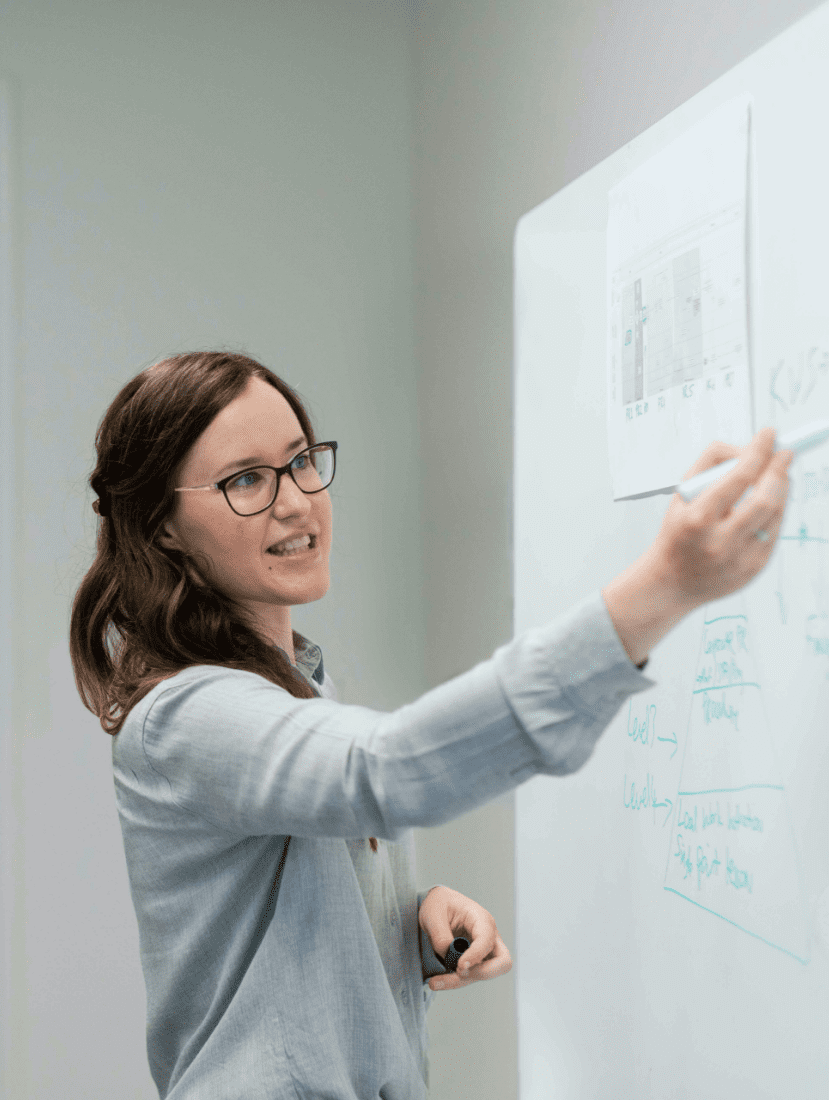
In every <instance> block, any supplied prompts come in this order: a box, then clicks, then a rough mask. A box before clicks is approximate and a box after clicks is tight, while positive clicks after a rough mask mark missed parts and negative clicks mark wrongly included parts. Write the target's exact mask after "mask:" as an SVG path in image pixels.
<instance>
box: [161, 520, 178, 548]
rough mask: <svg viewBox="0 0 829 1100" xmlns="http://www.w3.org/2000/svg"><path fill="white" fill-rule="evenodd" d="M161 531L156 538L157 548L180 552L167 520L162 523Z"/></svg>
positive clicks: (173, 532) (174, 534)
mask: <svg viewBox="0 0 829 1100" xmlns="http://www.w3.org/2000/svg"><path fill="white" fill-rule="evenodd" d="M161 530H162V534H160V535H159V536H158V544H159V546H163V547H164V549H165V550H181V547H180V546H179V544H178V538H177V536H176V533H175V531H174V530H173V528H172V525H171V524H170V522H169V521H168V520H165V521H164V523H163V525H162V528H161Z"/></svg>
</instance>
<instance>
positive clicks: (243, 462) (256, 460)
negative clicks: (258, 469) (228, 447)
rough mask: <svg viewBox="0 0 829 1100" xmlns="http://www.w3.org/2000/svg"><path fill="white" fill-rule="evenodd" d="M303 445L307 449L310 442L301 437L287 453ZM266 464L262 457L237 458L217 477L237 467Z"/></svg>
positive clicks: (220, 471)
mask: <svg viewBox="0 0 829 1100" xmlns="http://www.w3.org/2000/svg"><path fill="white" fill-rule="evenodd" d="M301 444H304V445H305V446H306V447H307V446H308V441H307V440H306V438H305V436H304V435H301V436H300V437H299V439H295V440H294V441H293V442H292V443H289V444H288V446H287V447H286V448H285V451H286V453H289V452H290V451H293V450H295V449H296V448H297V447H299V446H300V445H301ZM266 464H267V461H266V459H264V458H263V457H262V455H248V457H247V458H236V459H234V460H233V462H228V463H227V465H225V466H222V468H221V470H219V472H218V474H217V475H216V476H217V477H221V476H222V474H223V473H224V472H225V470H232V469H233V468H234V467H235V466H258V465H263V466H264V465H266Z"/></svg>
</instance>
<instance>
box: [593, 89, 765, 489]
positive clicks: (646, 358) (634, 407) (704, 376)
mask: <svg viewBox="0 0 829 1100" xmlns="http://www.w3.org/2000/svg"><path fill="white" fill-rule="evenodd" d="M749 120H750V105H749V102H748V101H747V99H746V98H745V97H740V98H739V99H738V100H737V101H735V102H734V103H732V104H729V105H728V106H727V108H726V109H725V110H719V111H717V112H714V113H713V114H712V117H711V118H710V119H706V120H704V121H703V122H702V123H701V124H699V125H698V126H697V127H694V128H692V130H691V131H690V132H689V134H687V135H685V136H684V137H683V138H682V139H681V140H678V141H676V142H674V143H672V144H671V145H670V146H669V147H668V148H667V149H666V150H664V151H662V152H661V153H660V154H658V155H657V156H655V157H653V158H652V159H651V160H650V161H649V162H647V163H646V164H644V165H642V166H641V167H640V168H639V169H638V170H637V171H636V172H633V173H631V175H630V176H629V177H627V178H626V179H624V180H622V181H621V182H620V183H619V184H618V185H617V186H616V187H615V188H613V189H612V190H611V191H610V193H609V197H608V204H609V205H608V434H609V443H610V447H609V450H610V454H611V471H612V475H613V490H614V498H615V499H617V500H619V499H624V498H626V497H631V496H642V495H645V494H647V493H652V492H659V491H661V490H664V489H665V488H666V487H668V486H673V485H676V484H677V483H678V482H679V481H681V480H682V478H683V476H684V474H685V472H686V471H687V469H688V467H689V465H690V464H691V462H692V461H693V460H694V459H695V458H696V457H697V455H698V453H699V451H700V450H701V449H702V448H703V447H704V446H705V445H706V444H707V443H709V442H710V441H711V440H712V439H714V438H721V439H727V440H730V441H731V442H735V443H738V442H745V441H747V439H748V438H749V437H750V435H751V402H750V375H749V372H750V366H751V364H750V359H749V342H748V308H749V289H750V272H749V270H748V260H747V251H748V250H747V245H748V244H749V243H750V242H749V239H748V232H749V229H748V225H747V211H748V207H747V204H748V195H749V192H748V179H749V177H748V149H749V146H748V139H749Z"/></svg>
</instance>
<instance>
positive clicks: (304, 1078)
mask: <svg viewBox="0 0 829 1100" xmlns="http://www.w3.org/2000/svg"><path fill="white" fill-rule="evenodd" d="M298 648H299V652H298V653H297V656H296V666H297V668H298V669H299V670H300V672H302V674H303V675H304V676H306V678H307V679H308V682H309V683H311V684H312V685H313V686H314V687H315V689H316V690H317V691H318V692H319V696H320V697H319V698H316V699H298V698H295V697H294V696H292V695H290V694H289V693H288V692H286V691H285V690H284V689H282V688H280V687H277V686H276V685H274V684H272V683H270V682H269V681H267V680H265V679H264V678H263V677H261V676H258V675H256V674H255V673H252V672H245V671H240V670H238V669H231V668H223V667H218V666H212V665H198V666H194V667H191V668H187V669H184V670H183V671H182V672H180V673H178V674H177V675H175V676H172V677H170V678H169V679H167V680H165V681H162V683H160V684H158V685H157V686H156V687H155V688H153V690H152V691H151V692H149V693H148V694H147V695H146V696H145V697H144V698H143V699H142V700H141V701H140V702H139V703H138V704H137V705H136V706H135V707H134V708H133V710H132V711H131V712H130V713H129V715H128V716H127V719H126V721H125V723H124V725H123V727H122V729H121V731H120V733H119V734H118V735H117V736H116V737H115V738H113V743H112V760H113V773H114V781H115V791H116V800H117V805H118V813H119V818H120V822H121V829H122V834H123V839H124V850H125V853H126V860H127V869H128V873H129V881H130V889H131V893H132V899H133V904H134V906H135V912H136V916H137V919H138V931H139V943H140V952H141V964H142V968H143V971H144V979H145V983H146V989H147V1052H148V1056H149V1062H150V1069H151V1072H152V1075H153V1078H154V1080H155V1083H156V1085H157V1087H158V1090H159V1095H160V1097H161V1098H162V1100H317V1098H319V1097H323V1096H324V1097H325V1098H326V1100H426V1097H427V1095H428V1092H427V1086H428V1058H427V1031H426V1011H427V1009H428V1007H429V1004H430V1003H431V1000H432V999H433V998H434V996H435V995H436V994H434V993H433V992H432V991H431V990H430V989H429V988H428V985H427V984H426V983H427V981H428V979H429V977H431V976H432V975H434V974H439V973H443V972H444V967H443V966H442V964H441V963H440V961H439V960H438V959H437V957H436V956H435V953H434V951H433V950H432V948H431V945H430V943H429V939H428V936H426V934H425V933H424V932H423V931H422V930H421V929H420V928H419V924H418V910H419V907H420V904H421V902H422V900H423V897H424V896H425V893H426V892H425V891H423V892H421V893H418V891H417V888H416V883H415V847H414V833H413V829H414V828H415V827H418V828H427V827H429V826H434V825H442V824H443V823H444V822H447V821H451V820H453V819H454V818H456V817H459V816H460V815H462V814H465V813H467V812H468V811H470V810H472V809H474V808H475V807H476V806H481V805H483V804H484V803H486V802H489V801H491V800H492V799H493V798H496V797H497V796H499V795H501V794H503V793H505V792H506V791H509V790H511V789H513V788H514V787H517V786H518V785H519V784H521V783H523V782H524V781H525V780H527V779H529V778H531V777H532V776H535V775H539V774H541V775H550V776H555V775H565V774H567V773H569V772H573V771H575V770H576V769H578V768H580V767H581V766H582V765H583V764H584V763H585V761H586V760H587V759H588V758H589V756H590V755H591V753H592V752H593V749H594V746H595V744H596V742H597V740H598V738H599V736H600V734H601V733H602V731H603V730H604V728H605V727H606V726H607V724H608V722H610V720H611V719H612V718H613V716H614V715H615V714H616V713H617V711H618V710H619V708H620V707H621V705H622V703H623V701H624V700H625V699H626V698H627V697H628V696H629V695H630V694H631V693H634V692H638V691H643V690H644V689H645V688H647V687H649V686H651V685H652V684H653V681H652V680H649V679H648V678H647V677H645V676H643V675H642V673H641V672H640V671H639V670H638V669H637V668H636V667H635V666H634V665H633V664H632V663H631V661H630V659H629V658H628V656H627V653H626V652H625V650H624V648H623V646H622V644H621V642H620V641H619V638H618V636H617V634H616V632H615V630H614V628H613V624H612V622H611V620H610V617H609V615H608V613H607V609H606V607H605V604H604V601H603V599H602V597H601V594H600V593H598V592H597V593H595V594H593V595H592V596H590V597H589V598H587V599H586V600H584V601H583V602H582V603H581V604H579V605H578V606H577V607H576V608H575V609H573V610H572V611H571V612H569V613H568V614H567V615H564V616H562V617H560V618H559V619H557V620H556V621H555V622H553V623H551V624H549V625H546V626H544V627H540V628H536V629H533V630H529V631H526V632H524V633H523V634H520V635H518V636H517V637H516V638H514V639H513V640H512V641H510V642H508V643H507V644H506V645H503V646H501V647H500V648H499V649H497V650H496V651H495V653H494V654H493V656H492V657H491V658H489V659H488V660H486V661H483V662H481V663H480V664H478V665H476V666H475V667H474V668H473V669H471V670H470V671H469V672H466V673H464V674H463V675H461V676H457V677H455V678H454V679H452V680H449V681H448V682H447V683H445V684H442V685H441V686H440V687H437V688H434V689H433V690H431V691H428V692H427V693H426V694H425V695H423V696H421V698H419V699H417V700H416V701H415V702H413V703H410V704H407V705H405V706H402V707H400V708H398V709H397V710H394V711H391V712H383V711H379V710H373V709H371V708H370V707H364V706H354V705H346V704H343V703H339V702H338V701H337V698H336V691H335V688H334V685H333V683H332V681H331V679H330V677H329V675H328V674H327V673H326V672H325V671H324V667H323V660H322V653H321V651H320V649H319V647H318V646H315V645H314V644H313V643H311V642H309V641H308V640H307V639H304V640H303V644H302V645H301V646H300V647H298ZM550 797H551V798H552V797H555V790H554V789H553V788H551V791H550ZM286 836H290V837H291V840H290V843H289V844H288V849H287V858H286V859H285V863H284V867H283V870H282V873H281V878H280V881H279V885H278V889H275V888H274V887H275V882H276V878H277V873H278V868H279V865H280V860H281V858H282V855H283V850H284V847H285V839H286ZM369 836H375V837H377V838H378V839H379V849H378V851H377V852H376V853H375V852H373V851H371V848H370V847H369V843H368V837H369Z"/></svg>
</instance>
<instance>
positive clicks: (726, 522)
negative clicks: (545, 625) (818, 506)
mask: <svg viewBox="0 0 829 1100" xmlns="http://www.w3.org/2000/svg"><path fill="white" fill-rule="evenodd" d="M774 440H775V431H774V429H773V428H763V429H762V431H759V432H758V433H757V434H756V435H755V436H754V438H753V439H752V441H751V443H749V444H748V446H746V447H733V446H730V445H729V444H727V443H720V442H715V443H712V444H711V445H710V447H707V448H706V449H705V450H704V451H703V453H702V454H701V455H700V457H699V458H698V459H697V461H696V462H695V463H694V465H693V466H692V467H691V469H690V470H688V472H687V473H686V474H685V479H688V478H690V477H693V476H694V475H695V474H701V473H702V472H703V470H708V469H710V468H711V467H712V466H716V465H717V464H718V463H720V462H725V461H727V460H728V459H729V458H737V459H738V460H739V461H738V462H737V465H736V466H735V467H734V469H733V470H732V471H731V472H730V473H728V474H726V475H725V476H724V477H722V478H720V479H719V480H718V481H716V482H715V483H714V484H713V485H710V486H709V487H708V488H707V489H706V490H705V492H703V493H700V494H699V496H698V497H696V498H695V499H694V500H692V501H691V502H690V503H686V502H685V501H684V500H683V499H682V497H680V495H679V493H674V495H673V497H672V499H671V503H670V505H669V507H668V510H667V512H666V513H665V518H664V519H663V521H662V526H661V528H660V530H659V534H658V535H657V537H656V539H655V540H654V542H653V543H652V545H651V546H650V547H648V549H647V550H646V551H645V553H644V554H643V555H642V557H641V558H639V559H638V560H637V561H635V562H634V563H633V565H631V566H630V567H629V568H628V569H626V570H625V572H624V573H621V574H620V575H619V576H618V577H616V578H615V579H614V580H613V581H611V582H610V584H609V585H607V586H606V587H605V588H604V589H603V590H602V596H603V597H604V601H605V604H606V606H607V610H608V612H609V614H610V618H611V619H612V621H613V625H614V627H615V628H616V632H617V634H618V635H619V638H620V640H621V642H622V645H624V647H625V649H626V651H627V653H628V656H629V657H630V659H631V660H632V661H633V662H634V664H641V663H642V661H644V659H645V658H646V657H647V655H648V653H650V651H651V649H652V648H653V646H654V645H656V643H657V642H658V641H659V640H660V639H661V638H663V637H664V636H665V634H667V633H668V631H669V630H670V629H671V628H672V627H673V626H675V625H676V624H677V623H678V622H679V621H680V620H681V619H682V618H684V617H685V615H687V614H688V613H689V612H690V611H693V610H694V608H696V607H699V606H701V605H702V604H704V603H708V602H709V601H711V600H717V599H720V598H721V597H722V596H728V595H729V594H730V593H732V592H736V591H737V590H738V589H740V588H742V587H743V586H744V585H745V584H747V583H748V582H749V581H750V580H751V579H752V578H753V577H755V576H756V575H757V573H759V572H760V570H761V569H762V568H763V566H764V565H765V564H766V562H767V561H768V560H769V558H770V557H771V553H772V550H773V549H774V545H775V543H776V541H777V536H778V534H779V531H780V527H781V524H782V523H783V514H784V512H785V510H786V501H787V499H788V495H789V476H788V468H789V464H790V463H791V461H792V459H793V458H794V452H793V451H778V452H777V453H775V451H774ZM749 488H751V489H752V492H751V493H750V494H748V495H744V494H745V493H746V490H747V489H749ZM741 498H742V499H741ZM758 531H761V532H762V531H765V532H766V535H767V537H766V539H765V540H761V539H759V538H758V537H757V532H758Z"/></svg>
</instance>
